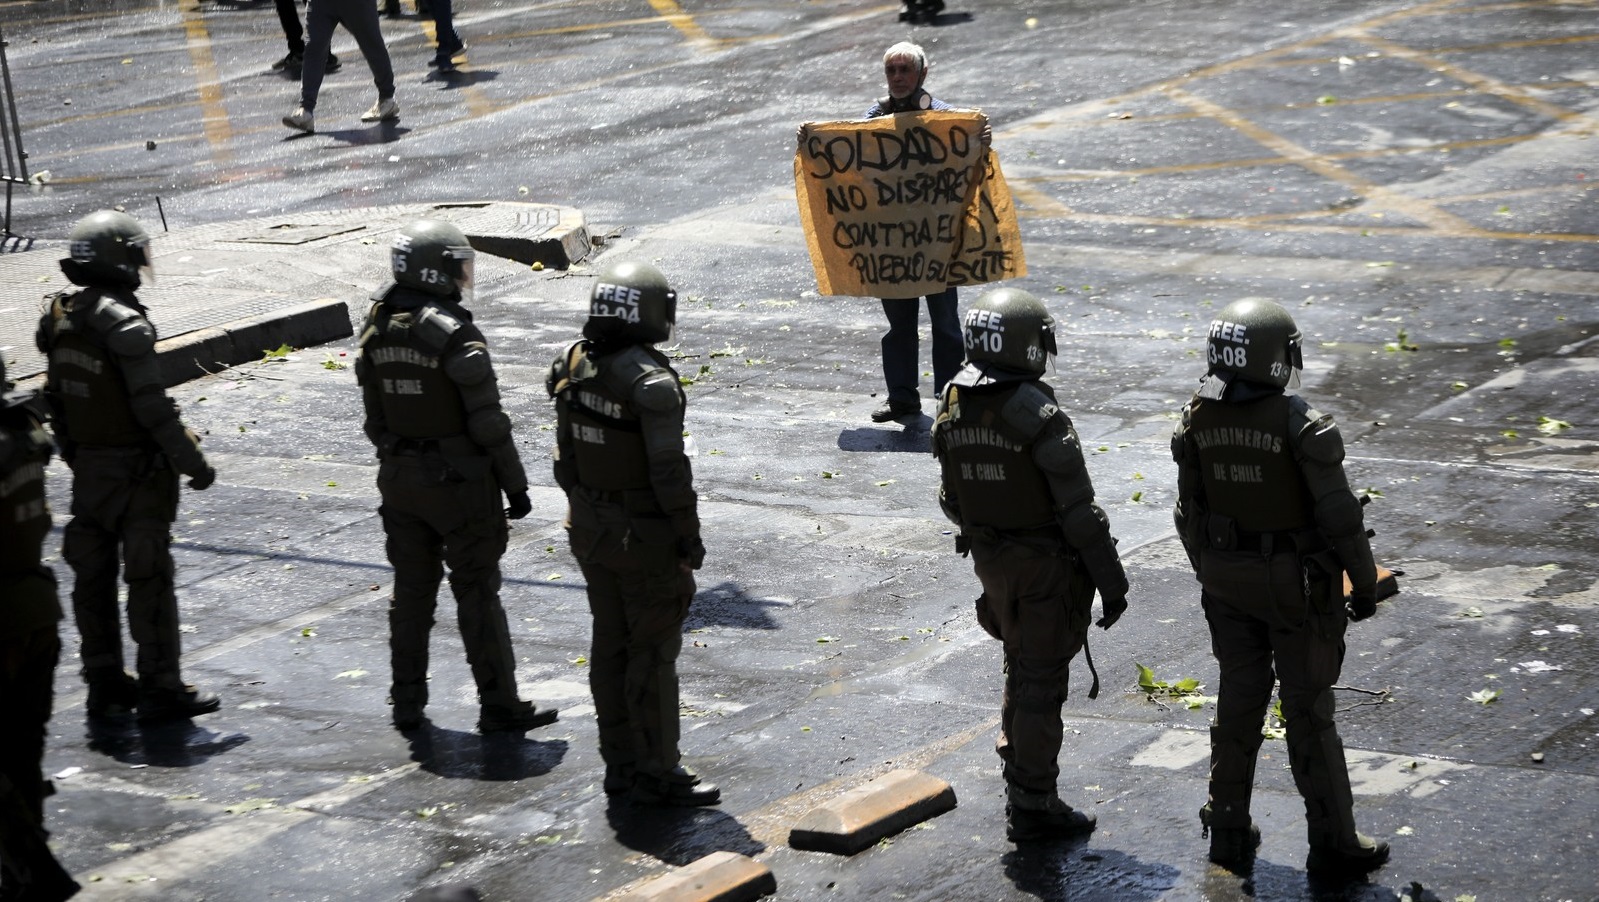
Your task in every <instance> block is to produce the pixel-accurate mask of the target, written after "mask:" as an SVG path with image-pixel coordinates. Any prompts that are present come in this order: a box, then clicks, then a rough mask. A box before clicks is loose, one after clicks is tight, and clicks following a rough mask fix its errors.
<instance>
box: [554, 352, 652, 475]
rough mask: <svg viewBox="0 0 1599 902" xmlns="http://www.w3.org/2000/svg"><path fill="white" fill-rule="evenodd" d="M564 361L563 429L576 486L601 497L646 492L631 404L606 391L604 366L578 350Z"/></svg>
mask: <svg viewBox="0 0 1599 902" xmlns="http://www.w3.org/2000/svg"><path fill="white" fill-rule="evenodd" d="M568 360H569V361H571V362H572V364H573V365H572V366H571V367H570V371H571V372H572V374H573V379H572V381H571V383H570V384H569V385H568V386H567V388H566V389H565V390H564V392H565V394H566V422H565V423H563V424H562V428H564V429H566V430H567V435H568V436H569V437H570V439H571V441H572V449H573V453H574V456H575V457H576V458H577V479H578V482H579V483H581V484H582V485H583V486H584V487H585V488H590V489H595V490H598V491H602V492H616V491H629V490H636V489H647V488H650V462H649V455H648V453H647V452H646V451H645V449H644V433H643V430H642V428H641V426H640V424H639V418H638V414H637V412H635V411H634V410H633V405H632V402H631V400H630V399H629V398H627V397H624V396H623V395H622V394H621V393H619V392H617V391H615V390H614V389H613V388H612V387H611V386H610V384H609V380H607V379H606V378H605V369H604V367H605V362H604V361H603V360H595V359H594V358H592V357H589V356H588V350H587V348H584V347H583V346H582V345H579V346H578V348H576V349H574V351H573V353H571V354H569V355H568ZM589 371H593V372H594V373H595V375H593V376H588V375H587V373H588V372H589Z"/></svg>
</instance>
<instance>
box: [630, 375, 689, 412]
mask: <svg viewBox="0 0 1599 902" xmlns="http://www.w3.org/2000/svg"><path fill="white" fill-rule="evenodd" d="M633 403H634V404H637V405H638V406H639V407H640V408H642V409H644V410H653V411H655V412H657V413H665V412H667V411H670V410H676V409H678V408H680V407H682V406H683V389H682V387H681V386H679V385H678V384H677V375H676V374H675V373H673V372H672V371H671V370H668V369H661V368H659V367H657V368H656V369H655V370H653V371H651V372H648V373H645V374H644V375H643V376H642V377H641V378H640V379H639V380H638V382H636V383H634V385H633Z"/></svg>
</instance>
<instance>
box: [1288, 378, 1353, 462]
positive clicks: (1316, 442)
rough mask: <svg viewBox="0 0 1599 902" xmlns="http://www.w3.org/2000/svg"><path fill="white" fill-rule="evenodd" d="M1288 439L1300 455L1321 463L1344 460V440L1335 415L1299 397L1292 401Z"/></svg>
mask: <svg viewBox="0 0 1599 902" xmlns="http://www.w3.org/2000/svg"><path fill="white" fill-rule="evenodd" d="M1288 436H1289V440H1290V441H1291V442H1293V443H1294V445H1295V446H1297V447H1298V448H1299V453H1300V454H1303V455H1304V456H1305V457H1308V458H1310V459H1311V460H1313V461H1316V462H1317V463H1322V464H1336V463H1342V462H1343V459H1344V437H1343V436H1342V435H1341V434H1340V433H1339V432H1338V424H1337V423H1335V422H1333V418H1332V415H1331V414H1325V413H1322V412H1321V411H1319V410H1317V409H1316V408H1314V407H1311V406H1310V402H1308V401H1306V400H1305V399H1304V398H1301V397H1299V396H1298V395H1290V396H1289V398H1288Z"/></svg>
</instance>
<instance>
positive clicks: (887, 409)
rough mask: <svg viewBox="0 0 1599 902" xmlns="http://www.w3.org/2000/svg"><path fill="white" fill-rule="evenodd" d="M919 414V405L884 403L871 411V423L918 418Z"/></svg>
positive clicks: (901, 402) (897, 402) (899, 402)
mask: <svg viewBox="0 0 1599 902" xmlns="http://www.w3.org/2000/svg"><path fill="white" fill-rule="evenodd" d="M921 412H922V405H921V404H912V403H911V402H909V401H884V402H883V406H882V407H879V408H877V409H876V410H874V411H872V422H874V423H886V422H888V421H889V420H897V419H899V418H900V417H908V416H912V415H916V416H920V415H921Z"/></svg>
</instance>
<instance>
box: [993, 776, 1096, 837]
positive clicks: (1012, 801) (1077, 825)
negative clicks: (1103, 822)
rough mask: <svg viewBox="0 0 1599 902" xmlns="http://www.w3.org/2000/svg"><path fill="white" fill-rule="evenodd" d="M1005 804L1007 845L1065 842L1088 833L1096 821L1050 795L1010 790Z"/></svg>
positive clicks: (1047, 793)
mask: <svg viewBox="0 0 1599 902" xmlns="http://www.w3.org/2000/svg"><path fill="white" fill-rule="evenodd" d="M1008 797H1009V802H1008V803H1007V804H1006V805H1005V838H1006V839H1008V840H1010V841H1011V842H1034V841H1037V840H1047V839H1066V838H1068V837H1072V836H1081V835H1083V834H1085V833H1092V832H1093V831H1094V825H1095V824H1097V823H1098V818H1096V817H1094V816H1093V815H1092V814H1089V813H1087V812H1084V811H1078V810H1077V809H1075V808H1073V807H1072V806H1070V805H1068V804H1066V803H1065V802H1062V801H1061V800H1060V797H1059V796H1057V795H1055V794H1054V793H1053V792H1028V791H1027V790H1024V789H1021V788H1019V787H1016V786H1012V787H1010V791H1009V793H1008Z"/></svg>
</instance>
